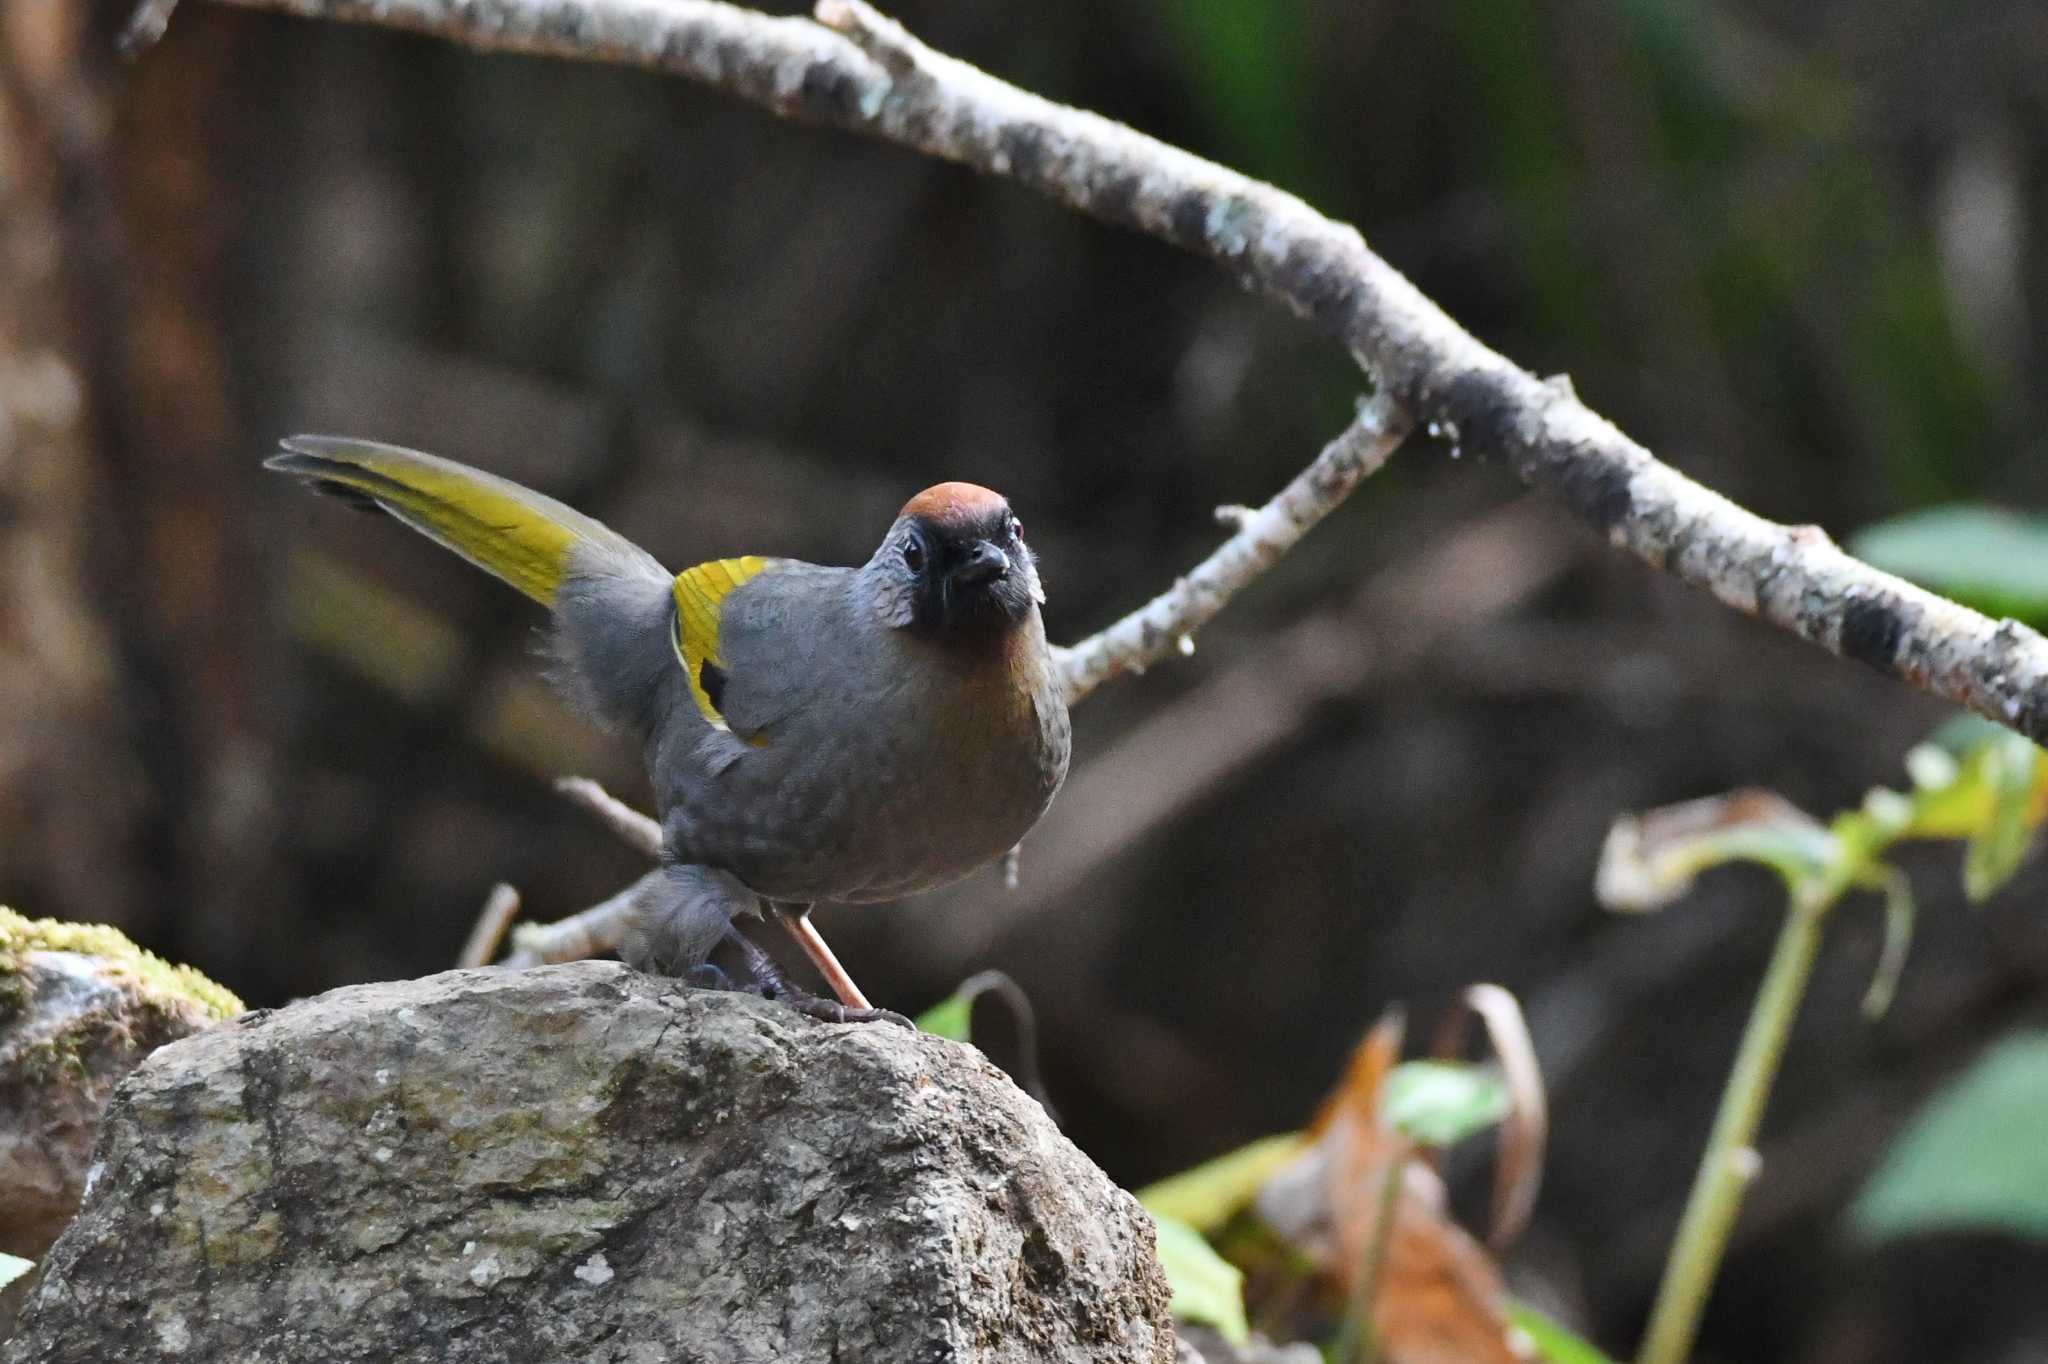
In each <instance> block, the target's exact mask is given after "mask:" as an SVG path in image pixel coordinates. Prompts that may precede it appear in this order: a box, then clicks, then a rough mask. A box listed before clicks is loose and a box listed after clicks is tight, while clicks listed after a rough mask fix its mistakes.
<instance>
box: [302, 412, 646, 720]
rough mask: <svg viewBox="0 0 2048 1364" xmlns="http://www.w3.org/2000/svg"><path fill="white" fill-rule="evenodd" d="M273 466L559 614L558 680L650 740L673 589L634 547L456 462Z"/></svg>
mask: <svg viewBox="0 0 2048 1364" xmlns="http://www.w3.org/2000/svg"><path fill="white" fill-rule="evenodd" d="M282 445H283V449H282V450H280V451H279V452H278V453H277V454H275V455H272V456H271V457H270V458H269V459H268V460H266V461H264V464H265V467H267V468H271V469H276V470H279V471H281V472H283V473H288V474H297V475H298V476H299V477H300V478H303V479H305V480H306V481H307V482H308V483H309V484H311V485H312V486H313V487H314V488H315V489H317V490H319V491H321V492H325V493H332V494H336V495H339V496H341V497H342V498H344V499H346V500H348V501H351V502H354V503H356V504H358V505H361V506H366V507H373V508H377V509H380V510H383V511H386V512H389V513H390V514H391V515H392V516H394V517H396V518H398V519H399V520H400V521H402V522H404V523H405V524H406V525H408V526H411V527H412V528H413V529H414V530H416V531H418V532H420V534H422V535H425V536H426V537H427V538H429V539H431V540H433V541H435V542H437V543H439V544H441V545H443V546H445V547H446V548H448V549H451V550H454V551H455V552H456V553H457V554H460V555H461V556H462V557H463V558H465V559H467V560H469V561H470V562H471V563H473V564H475V565H476V566H477V567H478V568H481V569H483V570H484V571H485V572H487V573H491V574H494V575H495V576H497V577H500V578H503V579H504V580H505V581H506V582H508V583H510V584H512V586H514V587H516V588H518V589H519V590H520V591H521V592H524V593H525V594H526V595H527V596H529V597H531V598H533V599H534V600H535V601H537V602H539V603H541V604H542V605H543V606H546V607H549V608H551V609H552V610H553V611H554V614H555V640H554V649H555V653H556V655H557V656H558V658H559V661H560V663H561V668H560V672H561V674H562V676H561V678H560V679H559V680H560V681H561V682H562V683H563V684H564V685H565V686H566V687H567V688H568V689H569V690H570V691H571V692H572V693H573V694H574V695H575V696H576V697H577V699H578V700H580V701H582V702H583V703H584V705H585V706H586V707H587V708H588V709H589V710H590V711H592V712H593V714H594V715H595V716H596V717H597V718H598V719H600V720H603V721H605V722H607V723H610V724H614V725H620V726H625V727H630V728H633V729H637V730H639V731H641V732H642V733H643V734H645V733H646V732H648V730H649V728H650V726H651V725H652V724H653V723H654V719H655V711H656V709H657V707H658V706H659V705H660V704H661V702H662V692H663V686H662V684H663V682H664V680H665V674H666V673H667V672H668V671H671V670H673V669H674V661H673V654H672V652H671V649H670V646H669V642H668V639H669V613H670V611H671V609H672V608H671V605H670V587H671V584H672V582H673V578H672V577H671V575H670V574H669V573H668V571H667V570H666V569H664V568H662V566H661V565H660V564H659V563H658V562H656V560H655V559H654V557H653V556H652V555H650V554H648V553H647V551H645V550H643V549H641V548H640V547H639V546H638V545H635V544H634V543H633V542H632V541H630V540H628V539H626V537H624V536H623V535H620V534H619V533H618V532H617V531H614V530H612V529H611V528H610V527H609V526H606V525H604V524H603V523H602V522H599V521H595V520H593V519H591V518H590V517H588V516H585V515H584V514H583V513H582V512H579V511H577V510H575V509H574V508H573V507H568V506H564V505H563V504H562V503H560V502H557V501H556V500H555V499H554V498H552V497H548V496H546V495H544V494H541V493H537V492H535V491H533V490H532V489H531V488H522V487H521V486H519V485H518V484H517V483H514V482H512V481H511V480H510V479H504V478H499V477H498V476H497V475H496V474H487V473H485V472H484V471H483V470H481V469H472V468H470V467H469V466H468V465H466V464H458V463H456V462H455V461H454V460H452V459H442V458H441V457H439V456H438V455H428V454H422V453H420V452H419V451H417V450H405V449H401V448H399V447H398V446H395V445H380V444H378V443H377V442H375V441H367V440H353V439H349V438H347V437H341V436H292V437H290V438H289V439H287V440H285V441H283V442H282Z"/></svg>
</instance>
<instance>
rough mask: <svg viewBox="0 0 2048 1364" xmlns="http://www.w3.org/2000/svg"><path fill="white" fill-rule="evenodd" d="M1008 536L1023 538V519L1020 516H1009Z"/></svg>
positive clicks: (1015, 538) (1014, 538)
mask: <svg viewBox="0 0 2048 1364" xmlns="http://www.w3.org/2000/svg"><path fill="white" fill-rule="evenodd" d="M1010 538H1011V539H1012V540H1018V541H1021V540H1023V538H1024V521H1023V518H1021V517H1016V516H1013V517H1011V518H1010Z"/></svg>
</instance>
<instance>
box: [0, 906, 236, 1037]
mask: <svg viewBox="0 0 2048 1364" xmlns="http://www.w3.org/2000/svg"><path fill="white" fill-rule="evenodd" d="M29 952H75V953H77V954H78V955H80V956H87V957H93V958H95V959H97V960H99V961H101V962H103V963H105V964H106V967H107V972H108V974H109V975H113V976H117V977H127V978H129V979H131V980H133V981H134V982H135V984H136V985H137V986H138V987H139V988H140V989H141V990H142V992H143V993H144V994H145V995H146V996H152V997H156V998H163V997H166V996H168V997H171V998H175V999H180V1000H184V1001H187V1002H189V1003H190V1004H192V1005H194V1006H195V1007H197V1008H198V1009H199V1010H200V1011H201V1012H203V1013H204V1014H205V1015H206V1016H207V1017H209V1018H213V1019H216V1020H219V1019H226V1018H233V1017H234V1016H235V1015H236V1014H238V1013H241V1012H242V1011H243V1009H244V1008H245V1007H246V1006H244V1005H243V1003H242V1001H241V1000H240V999H238V998H236V997H235V994H234V992H233V991H231V990H228V989H226V988H224V987H222V986H220V985H216V984H215V983H214V982H213V981H210V980H208V979H207V978H206V977H205V976H203V975H201V974H200V973H199V972H197V971H195V970H193V969H192V968H191V967H189V966H173V965H172V964H171V963H169V962H167V961H165V960H164V959H163V958H161V957H159V956H156V955H155V954H154V953H151V952H145V951H143V950H142V949H141V948H139V947H137V946H136V945H135V944H134V943H132V942H130V941H129V940H128V936H127V934H125V933H123V932H121V930H119V929H118V928H109V927H108V926H107V925H105V924H74V923H65V922H63V921H61V920H58V919H29V918H24V917H23V916H22V915H20V914H17V913H15V912H14V911H13V910H11V909H9V908H7V907H6V906H5V905H0V1022H5V1021H6V1020H8V1019H9V1018H12V1017H13V1016H14V1015H15V1014H16V1013H19V1012H20V1011H21V1010H22V1009H23V1008H24V1007H26V1005H27V1003H28V998H27V995H28V983H27V982H26V981H25V980H24V979H23V978H22V958H23V956H24V955H25V954H27V953H29Z"/></svg>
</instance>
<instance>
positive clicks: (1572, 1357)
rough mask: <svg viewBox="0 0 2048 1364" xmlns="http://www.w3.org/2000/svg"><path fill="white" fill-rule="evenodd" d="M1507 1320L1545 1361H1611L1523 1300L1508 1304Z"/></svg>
mask: <svg viewBox="0 0 2048 1364" xmlns="http://www.w3.org/2000/svg"><path fill="white" fill-rule="evenodd" d="M1508 1321H1509V1322H1510V1323H1511V1324H1512V1325H1513V1326H1514V1328H1515V1329H1516V1330H1518V1331H1520V1332H1521V1333H1522V1334H1523V1335H1525V1336H1527V1337H1529V1343H1530V1344H1532V1345H1534V1346H1535V1347H1536V1357H1537V1358H1538V1359H1541V1360H1543V1361H1544V1362H1545V1364H1614V1361H1613V1360H1611V1359H1609V1358H1608V1357H1607V1356H1606V1355H1604V1354H1601V1353H1600V1351H1599V1350H1597V1349H1596V1348H1594V1347H1593V1346H1592V1345H1590V1344H1588V1343H1587V1342H1586V1341H1584V1340H1581V1339H1580V1338H1579V1337H1578V1336H1577V1335H1575V1334H1573V1333H1572V1332H1570V1331H1568V1330H1566V1329H1565V1328H1564V1327H1562V1326H1560V1325H1558V1324H1557V1323H1556V1322H1555V1321H1553V1320H1551V1319H1550V1318H1549V1317H1547V1316H1545V1315H1544V1314H1543V1313H1541V1312H1539V1311H1537V1310H1536V1309H1535V1308H1533V1307H1531V1306H1529V1304H1527V1303H1525V1302H1515V1301H1513V1300H1510V1301H1509V1303H1508Z"/></svg>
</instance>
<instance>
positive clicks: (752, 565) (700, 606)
mask: <svg viewBox="0 0 2048 1364" xmlns="http://www.w3.org/2000/svg"><path fill="white" fill-rule="evenodd" d="M773 562H774V561H773V560H770V559H764V558H761V557H760V556H759V555H754V554H748V555H744V556H742V557H740V558H738V559H713V560H712V561H711V562H709V563H703V564H698V565H697V566H696V567H694V568H686V569H684V570H683V571H682V572H681V573H678V574H676V581H675V587H674V588H673V595H674V597H675V603H676V612H675V624H674V626H673V627H672V629H673V632H674V638H673V643H674V645H675V653H676V661H677V662H678V663H680V664H682V667H683V675H684V676H685V677H686V678H688V679H689V682H690V697H691V699H692V700H694V701H695V702H696V703H697V709H698V711H699V712H700V713H701V714H702V715H703V716H704V721H705V723H706V724H709V725H710V726H711V727H712V728H714V729H730V728H732V726H731V725H730V724H728V723H727V721H726V717H725V710H724V707H725V702H726V682H727V672H726V667H727V661H726V656H725V653H724V651H723V650H722V649H721V648H720V638H719V637H720V634H721V625H722V622H723V619H724V616H725V609H726V602H727V600H728V599H729V598H730V597H731V596H732V593H733V591H734V590H735V589H736V588H738V587H739V586H740V585H741V584H743V583H747V582H751V581H752V580H753V579H754V578H756V577H757V576H759V575H760V573H761V570H763V569H765V568H767V567H768V566H769V565H770V564H771V563H773ZM741 737H743V738H748V739H750V740H751V739H755V738H757V737H758V736H756V735H752V734H747V735H742V736H741Z"/></svg>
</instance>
